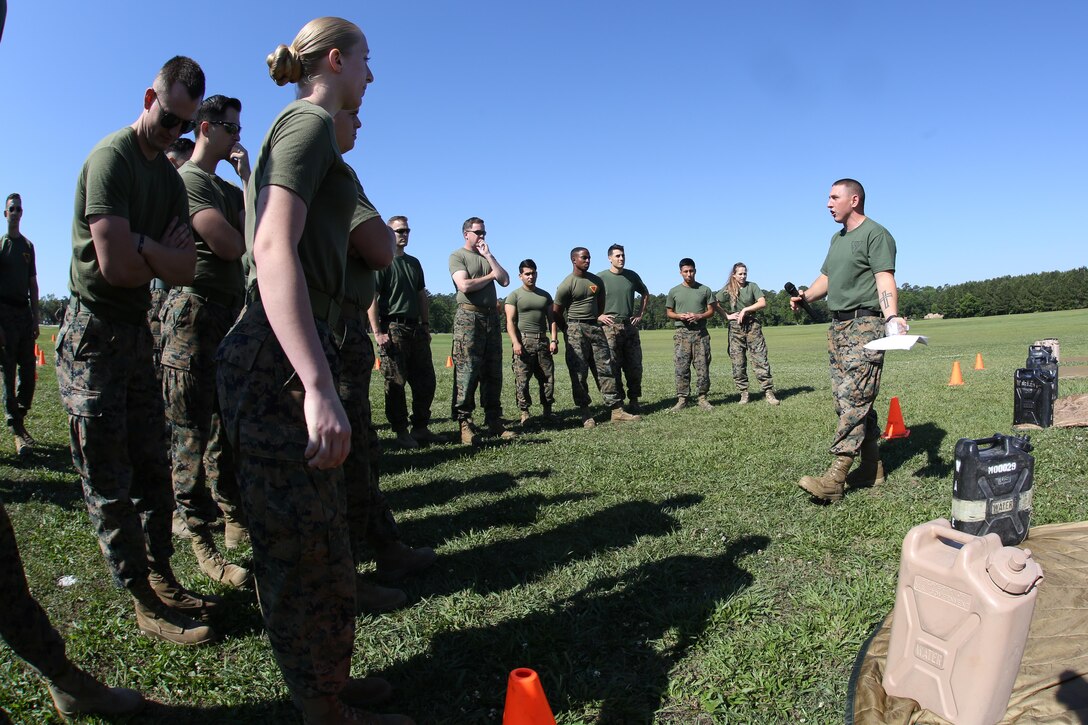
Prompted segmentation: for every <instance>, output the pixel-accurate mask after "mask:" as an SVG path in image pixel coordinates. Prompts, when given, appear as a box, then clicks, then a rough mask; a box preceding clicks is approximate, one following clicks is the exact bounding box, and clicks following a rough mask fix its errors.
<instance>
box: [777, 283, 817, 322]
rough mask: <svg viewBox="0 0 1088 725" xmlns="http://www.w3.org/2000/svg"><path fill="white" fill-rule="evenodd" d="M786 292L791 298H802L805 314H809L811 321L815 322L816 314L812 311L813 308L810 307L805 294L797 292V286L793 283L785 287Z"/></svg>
mask: <svg viewBox="0 0 1088 725" xmlns="http://www.w3.org/2000/svg"><path fill="white" fill-rule="evenodd" d="M785 290H786V294H788V295H789V296H790V297H800V298H801V307H804V308H805V312H807V313H808V316H809V317H810V318H811V319H813V320H815V319H816V313H815V312H813V311H812V307H810V306H809V304H808V300H806V299H805V296H804V295H803V294H801V293H800V292H799V291H798V290H797V285H795V284H794V283H793V282H787V283H786V286H785Z"/></svg>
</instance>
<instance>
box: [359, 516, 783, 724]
mask: <svg viewBox="0 0 1088 725" xmlns="http://www.w3.org/2000/svg"><path fill="white" fill-rule="evenodd" d="M769 543H770V539H769V538H767V537H765V536H744V537H741V538H739V539H737V540H734V541H732V542H730V543H729V544H728V545H727V546H725V548H724V550H723V551H722V552H721V553H719V554H716V555H707V556H696V555H676V556H670V557H667V558H664V559H660V560H658V561H654V562H650V563H647V564H643V565H641V566H638V567H635V568H633V569H630V570H627V571H623V572H620V573H618V574H615V575H614V576H605V577H602V578H599V579H597V580H596V581H593V582H591V583H589V584H588V585H587V586H585V587H584V588H582V589H581V590H580V591H578V592H576V593H575V594H573V595H571V596H569V597H565V598H560V599H557V600H556V601H555V602H554V603H553V604H551V605H550V606H549V607H548V608H547V609H546V610H545V611H539V612H533V613H531V614H528V615H525V616H522V617H517V618H512V619H507V620H505V621H503V622H501V623H497V624H495V625H493V626H483V627H476V628H469V629H460V630H458V629H456V628H455V627H454V626H448V627H446V628H445V629H444V631H442V632H439V633H438V634H437V635H435V636H434V637H433V638H432V639H431V643H430V647H429V648H428V650H427V652H426V653H424V654H422V655H419V656H417V657H414V658H412V659H410V660H407V661H405V662H401V663H399V664H397V665H394V666H392V667H390V668H387V669H386V670H385V671H384V672H381V673H378V674H381V675H382V676H384V677H386V678H388V679H389V680H390V681H391V682H394V683H396V684H397V686H398V688H399V693H400V694H399V696H398V698H397V701H398V702H403V703H406V704H405V705H404V706H402V707H399V708H398V707H397V706H396V704H394V705H393V706H392V707H391V709H393V710H397V709H401V710H407V711H410V714H412V715H413V716H414V717H416V718H417V719H418V720H419V721H420V722H441V723H476V722H497V721H498V719H499V717H500V713H501V712H502V708H503V702H504V696H505V687H506V678H507V675H508V673H509V672H510V671H511V670H513V669H514V668H517V667H529V668H531V669H534V670H536V671H537V673H538V674H539V675H540V677H541V681H542V683H543V686H544V692H545V695H546V696H547V698H548V701H549V703H550V705H551V708H552V710H553V711H554V712H556V713H570V712H574V713H577V712H579V711H581V710H583V709H584V708H586V707H587V706H588V707H591V708H592V707H597V708H598V709H599V714H598V715H597V717H596V718H595V719H594V722H598V723H606V724H607V723H648V722H652V721H653V719H654V713H656V712H657V711H658V710H660V708H661V703H662V699H663V697H664V695H665V693H666V692H667V691H668V687H669V680H670V673H671V672H672V671H673V669H674V668H675V667H676V665H677V663H678V662H680V661H681V660H682V659H683V658H684V657H685V656H686V655H687V653H688V650H689V649H690V648H691V647H692V645H694V644H695V643H696V642H697V641H698V640H699V638H700V637H701V636H702V635H703V633H704V631H705V630H706V627H707V622H708V620H709V618H710V617H711V615H712V614H713V613H714V612H715V610H716V609H717V608H719V607H720V606H721V605H722V603H723V602H726V601H728V600H729V599H731V598H732V597H734V596H736V595H737V594H738V593H739V592H741V591H743V590H744V589H746V588H747V587H748V586H749V585H750V584H751V583H752V575H751V574H749V573H748V572H747V571H745V570H744V569H743V568H741V566H740V565H739V563H738V561H739V559H740V558H741V557H743V556H744V555H746V554H749V553H751V552H754V551H757V550H761V549H763V548H765V547H766V546H767V545H768V544H769ZM408 703H411V704H410V705H409V704H408ZM594 703H599V704H597V705H594ZM693 714H694V713H692V712H677V713H675V717H676V718H677V721H678V722H681V721H687V722H690V721H691V720H690V719H689V718H690V717H691V716H692V715H693Z"/></svg>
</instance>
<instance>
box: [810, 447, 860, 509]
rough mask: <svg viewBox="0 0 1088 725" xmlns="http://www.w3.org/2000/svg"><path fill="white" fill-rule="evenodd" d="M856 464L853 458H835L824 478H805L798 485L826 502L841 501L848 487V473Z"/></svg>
mask: <svg viewBox="0 0 1088 725" xmlns="http://www.w3.org/2000/svg"><path fill="white" fill-rule="evenodd" d="M853 462H854V459H853V457H852V456H835V460H834V461H832V462H831V467H830V468H828V469H827V473H825V474H824V475H822V476H819V477H816V476H803V477H802V478H801V480H800V481H798V482H797V485H798V486H800V487H801V488H803V489H805V490H806V491H808V492H809V493H811V494H812V495H813V496H815V497H816V498H818V499H822V500H824V501H841V500H842V495H843V490H844V489H845V487H846V473H847V471H849V470H850V465H851V464H852V463H853Z"/></svg>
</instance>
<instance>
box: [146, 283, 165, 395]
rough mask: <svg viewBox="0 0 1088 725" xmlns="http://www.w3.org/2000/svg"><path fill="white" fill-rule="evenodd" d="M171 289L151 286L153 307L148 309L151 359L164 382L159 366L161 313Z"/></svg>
mask: <svg viewBox="0 0 1088 725" xmlns="http://www.w3.org/2000/svg"><path fill="white" fill-rule="evenodd" d="M169 294H170V290H169V289H168V288H166V287H152V288H151V307H149V308H148V309H147V324H148V327H150V328H151V351H152V354H151V359H152V361H153V362H154V363H155V375H156V377H158V378H159V382H160V383H162V368H160V367H159V359H160V358H161V356H162V322H161V321H160V320H159V313H160V312H162V306H163V304H165V303H166V297H167V295H169Z"/></svg>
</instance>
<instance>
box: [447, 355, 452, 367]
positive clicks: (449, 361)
mask: <svg viewBox="0 0 1088 725" xmlns="http://www.w3.org/2000/svg"><path fill="white" fill-rule="evenodd" d="M446 367H448V368H452V367H453V356H452V355H447V356H446Z"/></svg>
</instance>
